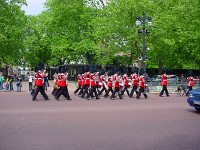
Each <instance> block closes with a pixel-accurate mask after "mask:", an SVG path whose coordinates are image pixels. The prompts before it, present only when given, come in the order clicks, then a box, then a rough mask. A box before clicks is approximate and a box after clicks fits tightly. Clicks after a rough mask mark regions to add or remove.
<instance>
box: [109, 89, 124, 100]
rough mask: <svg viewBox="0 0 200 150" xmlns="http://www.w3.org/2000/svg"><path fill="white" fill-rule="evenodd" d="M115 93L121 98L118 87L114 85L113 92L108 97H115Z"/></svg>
mask: <svg viewBox="0 0 200 150" xmlns="http://www.w3.org/2000/svg"><path fill="white" fill-rule="evenodd" d="M116 93H118V96H119V98H120V99H122V95H121V91H120V89H119V87H115V89H114V91H113V93H112V95H111V97H110V98H115V94H116Z"/></svg>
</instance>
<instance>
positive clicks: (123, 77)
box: [121, 70, 130, 97]
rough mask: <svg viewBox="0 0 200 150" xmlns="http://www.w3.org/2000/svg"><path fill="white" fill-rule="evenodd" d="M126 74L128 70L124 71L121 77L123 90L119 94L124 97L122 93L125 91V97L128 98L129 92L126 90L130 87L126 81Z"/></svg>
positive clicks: (127, 80)
mask: <svg viewBox="0 0 200 150" xmlns="http://www.w3.org/2000/svg"><path fill="white" fill-rule="evenodd" d="M127 72H128V70H125V71H124V74H123V76H122V80H123V84H124V88H123V90H122V92H121V94H122V95H124V92H125V91H126V93H127V95H128V96H129V97H130V94H129V90H128V88H129V87H130V84H129V79H128V75H127Z"/></svg>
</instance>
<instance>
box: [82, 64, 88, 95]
mask: <svg viewBox="0 0 200 150" xmlns="http://www.w3.org/2000/svg"><path fill="white" fill-rule="evenodd" d="M83 79H84V84H83V92H82V95H81V98H85V97H86V96H87V95H88V93H89V87H90V68H89V66H85V73H84V75H83Z"/></svg>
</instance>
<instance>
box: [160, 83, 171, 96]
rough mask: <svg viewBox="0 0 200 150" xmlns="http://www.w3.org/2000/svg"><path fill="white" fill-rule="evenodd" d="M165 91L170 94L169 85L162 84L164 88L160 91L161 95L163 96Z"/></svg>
mask: <svg viewBox="0 0 200 150" xmlns="http://www.w3.org/2000/svg"><path fill="white" fill-rule="evenodd" d="M164 92H165V93H166V95H167V96H169V92H168V90H167V85H163V86H162V90H161V91H160V94H159V95H160V96H162V95H163V94H164Z"/></svg>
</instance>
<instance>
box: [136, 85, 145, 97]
mask: <svg viewBox="0 0 200 150" xmlns="http://www.w3.org/2000/svg"><path fill="white" fill-rule="evenodd" d="M142 93H143V95H144V97H145V98H147V97H148V96H147V94H145V93H144V87H140V88H139V91H138V93H137V96H136V98H140V96H141V94H142Z"/></svg>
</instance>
